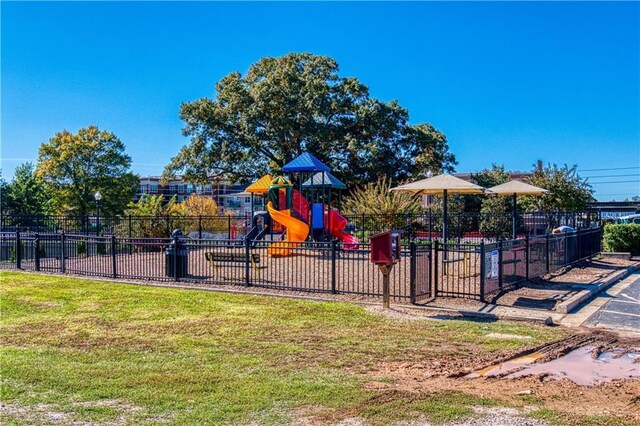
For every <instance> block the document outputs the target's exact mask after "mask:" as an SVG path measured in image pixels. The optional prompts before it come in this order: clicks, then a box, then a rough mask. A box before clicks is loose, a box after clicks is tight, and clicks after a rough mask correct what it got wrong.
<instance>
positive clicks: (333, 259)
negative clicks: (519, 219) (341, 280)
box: [331, 239, 338, 294]
mask: <svg viewBox="0 0 640 426" xmlns="http://www.w3.org/2000/svg"><path fill="white" fill-rule="evenodd" d="M337 251H338V241H337V240H335V239H333V240H331V293H332V294H336V293H337V292H338V291H337V288H336V254H337Z"/></svg>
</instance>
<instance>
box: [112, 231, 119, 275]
mask: <svg viewBox="0 0 640 426" xmlns="http://www.w3.org/2000/svg"><path fill="white" fill-rule="evenodd" d="M116 260H117V259H116V236H115V235H113V234H111V266H112V271H113V278H117V277H118V270H117V269H116Z"/></svg>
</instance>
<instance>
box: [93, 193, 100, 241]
mask: <svg viewBox="0 0 640 426" xmlns="http://www.w3.org/2000/svg"><path fill="white" fill-rule="evenodd" d="M93 198H94V199H95V200H96V237H99V236H100V200H102V194H101V193H100V191H96V193H95V194H93Z"/></svg>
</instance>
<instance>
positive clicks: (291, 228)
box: [267, 201, 309, 256]
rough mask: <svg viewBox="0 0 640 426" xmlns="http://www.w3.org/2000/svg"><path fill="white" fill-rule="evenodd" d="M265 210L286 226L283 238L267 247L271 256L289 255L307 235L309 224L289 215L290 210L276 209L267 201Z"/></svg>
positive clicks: (272, 217)
mask: <svg viewBox="0 0 640 426" xmlns="http://www.w3.org/2000/svg"><path fill="white" fill-rule="evenodd" d="M267 211H268V212H269V215H270V216H271V219H273V220H274V221H276V222H278V223H280V224H282V225H283V226H284V227H285V228H286V234H285V238H284V240H282V241H280V242H277V243H273V244H271V245H270V246H269V248H268V249H267V253H269V255H271V256H289V255H290V254H291V250H292V249H294V248H296V247H297V246H298V245H300V243H302V242H304V241H305V240H306V239H307V236H308V235H309V225H307V224H306V223H304V222H303V221H301V220H298V219H296V218H295V217H293V216H291V210H289V209H287V210H276V209H275V208H274V207H273V203H272V202H271V201H269V203H268V204H267Z"/></svg>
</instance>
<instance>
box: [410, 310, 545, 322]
mask: <svg viewBox="0 0 640 426" xmlns="http://www.w3.org/2000/svg"><path fill="white" fill-rule="evenodd" d="M409 308H410V309H416V310H425V311H436V312H445V313H451V314H457V315H459V316H462V317H465V318H474V319H479V320H486V321H497V320H502V321H519V322H535V323H541V324H545V325H553V324H554V321H553V317H551V316H548V315H542V316H538V317H535V316H531V314H530V312H526V313H525V312H523V313H522V315H515V314H513V313H511V314H503V313H488V312H480V311H467V310H462V309H452V308H442V307H436V306H409Z"/></svg>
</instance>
